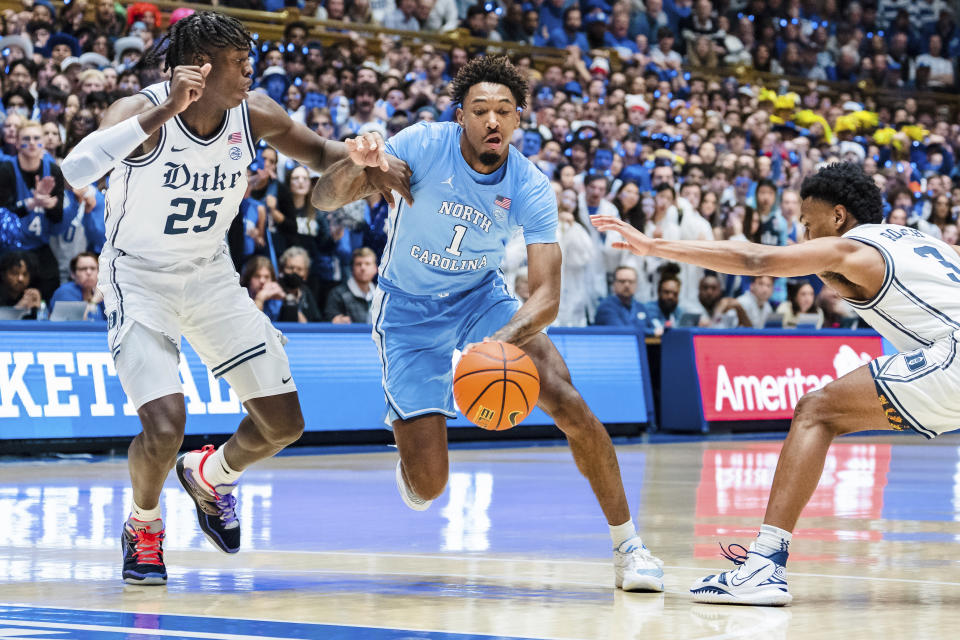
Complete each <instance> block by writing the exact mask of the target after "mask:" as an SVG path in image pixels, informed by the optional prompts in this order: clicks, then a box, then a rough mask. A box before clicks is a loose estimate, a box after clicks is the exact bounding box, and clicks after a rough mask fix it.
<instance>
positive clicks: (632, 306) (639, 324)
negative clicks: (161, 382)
mask: <svg viewBox="0 0 960 640" xmlns="http://www.w3.org/2000/svg"><path fill="white" fill-rule="evenodd" d="M636 293H637V272H636V270H635V269H634V268H633V267H618V268H617V270H616V271H614V272H613V295H611V296H608V297H606V298H604V299H603V300H601V301H600V304H599V305H597V313H596V315H595V320H594V324H597V325H602V326H606V327H632V328H634V329H636V330H637V331H643V332H644V333H646V331H647V311H646V309H645V308H644V306H643V304H642V303H640V302H637V300H636V299H635V298H634V297H633V296H634V295H635V294H636Z"/></svg>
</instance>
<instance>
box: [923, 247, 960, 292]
mask: <svg viewBox="0 0 960 640" xmlns="http://www.w3.org/2000/svg"><path fill="white" fill-rule="evenodd" d="M913 252H914V253H916V254H917V255H918V256H920V257H921V258H933V259H934V260H936V261H937V262H939V263H940V264H941V265H943V267H944V268H945V269H948V270H949V271H952V272H953V273H947V277H948V278H950V279H951V280H953V281H954V282H958V283H960V277H958V276H960V267H957V265H955V264H954V263H952V262H950V261H949V260H947V259H946V258H944V257H943V256H942V255H941V254H940V252H939V251H937V250H936V249H935V248H933V247H931V246H930V245H923V246H922V247H917V248H916V249H914V250H913Z"/></svg>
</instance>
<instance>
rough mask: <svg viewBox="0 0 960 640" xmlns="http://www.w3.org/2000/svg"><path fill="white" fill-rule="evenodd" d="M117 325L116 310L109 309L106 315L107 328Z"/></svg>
mask: <svg viewBox="0 0 960 640" xmlns="http://www.w3.org/2000/svg"><path fill="white" fill-rule="evenodd" d="M115 326H117V312H116V311H111V312H110V315H109V316H107V330H108V331H109V330H110V329H113V328H114V327H115Z"/></svg>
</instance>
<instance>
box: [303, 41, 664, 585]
mask: <svg viewBox="0 0 960 640" xmlns="http://www.w3.org/2000/svg"><path fill="white" fill-rule="evenodd" d="M453 94H454V99H455V100H456V101H457V102H458V103H459V104H460V105H461V108H459V109H457V122H455V123H454V122H443V123H429V124H417V125H414V126H412V127H408V128H407V129H405V130H404V131H401V132H400V133H398V134H397V135H396V136H394V137H393V138H391V139H390V140H388V141H387V151H388V152H389V153H390V154H392V155H395V156H397V157H399V158H400V159H401V160H404V161H406V162H407V163H408V164H409V165H410V168H411V170H412V171H413V176H412V178H411V185H412V186H411V191H412V194H413V195H414V197H416V202H413V201H412V200H410V199H409V198H407V202H401V203H400V207H399V209H398V211H397V212H396V213H395V214H394V216H393V217H392V219H391V225H390V232H389V239H388V244H387V250H386V252H385V254H384V257H383V260H382V263H381V265H380V280H379V287H378V292H377V297H376V299H375V301H374V306H373V311H372V313H373V316H374V321H375V324H374V335H373V337H374V341H375V342H376V344H377V348H378V350H379V352H380V358H381V362H382V364H383V381H384V392H385V395H386V398H387V404H388V406H389V414H390V415H389V418H388V421H389V423H390V424H391V425H392V427H393V433H394V437H395V438H396V441H397V448H398V450H399V452H400V461H399V462H398V464H397V472H396V481H397V486H398V489H399V491H400V496H401V498H402V499H403V501H404V502H405V503H406V504H407V506H409V507H410V508H412V509H416V510H423V509H426V508H427V507H429V506H430V503H431V502H432V500H433V499H435V498H436V497H437V496H439V495H440V494H441V493H442V492H443V488H444V486H445V485H446V483H447V475H448V460H447V433H446V428H447V426H446V422H447V419H448V418H453V417H455V416H456V413H455V412H454V406H453V396H452V379H453V375H452V370H451V369H452V367H451V356H452V354H453V351H454V349H455V348H459V349H469V347H470V345H471V344H472V343H476V342H480V341H482V340H484V339H485V338H490V339H493V340H502V341H504V342H510V343H512V344H515V345H517V346H519V347H522V348H523V350H524V351H526V352H527V354H528V355H529V356H530V357H531V358H532V359H533V361H534V363H535V364H536V366H537V369H538V371H539V372H540V383H541V390H540V401H539V406H540V407H541V408H542V409H543V410H544V411H546V412H547V414H549V415H550V416H551V417H552V418H553V419H554V421H555V422H556V424H557V426H558V427H559V428H560V429H561V430H562V431H563V432H564V434H565V435H566V436H567V439H568V441H569V442H570V448H571V450H572V451H573V457H574V459H575V460H576V463H577V467H578V468H579V469H580V471H581V472H582V473H583V474H584V475H585V476H586V477H587V479H588V480H589V481H590V485H591V487H592V488H593V491H594V494H595V495H596V497H597V501H598V502H599V503H600V507H601V508H602V509H603V513H604V515H605V516H606V518H607V523H608V524H609V526H610V536H611V538H612V540H613V547H614V584H615V585H616V587H618V588H622V589H624V590H627V591H662V590H663V570H662V563H660V561H659V560H657V559H656V558H654V557H653V555H651V553H650V552H649V551H648V550H647V549H646V547H645V546H644V545H643V542H642V541H641V539H640V537H639V536H637V531H636V527H635V525H634V522H633V520H632V518H631V517H630V510H629V507H628V505H627V499H626V496H625V494H624V490H623V483H622V482H621V479H620V468H619V465H618V463H617V456H616V452H615V451H614V448H613V443H611V441H610V437H609V435H607V432H606V430H605V429H604V427H603V425H602V424H601V423H600V421H599V420H597V418H596V416H594V415H593V413H592V412H591V411H590V408H589V407H587V405H586V403H585V402H584V401H583V398H581V397H580V394H579V393H577V391H576V389H574V387H573V384H572V383H571V381H570V373H569V372H568V371H567V367H566V364H564V362H563V359H562V358H561V356H560V353H559V352H558V351H557V349H556V347H555V346H554V345H553V343H552V342H551V341H550V339H549V338H548V337H547V336H546V335H545V334H544V333H543V329H544V328H545V327H546V326H547V325H549V324H550V323H551V322H552V321H553V319H554V318H556V315H557V309H558V305H559V300H560V248H559V246H558V245H557V239H556V227H557V217H558V215H557V200H556V197H555V196H554V194H553V190H552V189H551V188H550V183H549V180H548V179H547V178H546V176H544V175H543V174H542V173H541V172H540V171H539V169H537V168H536V166H535V165H534V164H533V163H531V162H530V161H529V160H527V159H526V158H525V157H524V156H523V154H521V153H520V152H518V151H517V150H516V149H515V148H513V147H512V146H511V145H510V140H511V138H512V136H513V132H514V130H515V129H516V128H517V126H518V125H519V115H518V110H520V109H522V108H523V106H524V103H525V99H526V95H527V83H526V80H525V79H524V78H523V76H522V75H521V74H520V73H519V72H518V71H517V69H516V68H515V67H514V66H513V65H512V64H510V62H509V61H508V60H507V59H506V58H478V59H476V60H474V61H472V62H470V63H468V64H467V65H465V66H464V67H463V68H462V69H461V70H460V72H459V73H458V74H457V77H456V78H455V79H454V81H453ZM347 144H348V147H349V148H354V147H360V148H361V149H362V148H363V147H364V146H365V144H366V143H365V141H364V140H362V139H360V140H357V141H351V140H348V141H347ZM369 173H370V170H368V169H365V168H363V167H362V166H359V165H357V164H356V163H355V162H354V161H353V160H352V159H347V160H344V161H342V162H340V163H338V164H336V165H334V166H333V167H331V169H330V171H329V172H328V173H327V174H326V175H324V176H323V178H322V179H321V181H320V182H319V183H318V184H317V187H316V190H315V193H314V203H315V205H316V206H317V207H318V208H321V209H333V208H336V207H339V206H342V205H343V204H345V203H347V202H351V201H353V200H357V199H359V198H361V197H365V196H366V195H367V194H368V193H371V192H375V191H376V190H377V187H376V185H375V184H372V183H370V182H369V180H367V179H365V177H364V176H365V175H368V174H369ZM518 226H520V227H523V234H524V238H525V240H526V243H527V260H528V264H529V267H528V268H529V281H530V298H529V300H528V301H527V302H525V303H524V304H523V305H521V304H520V302H519V301H518V300H516V299H515V298H513V297H512V296H510V295H509V294H508V293H507V291H506V287H505V286H504V283H503V278H502V276H501V274H500V273H499V270H498V268H499V266H500V263H501V261H502V259H503V251H504V246H505V245H506V243H507V241H508V240H509V239H510V237H511V236H512V235H513V231H514V230H515V229H516V228H517V227H518Z"/></svg>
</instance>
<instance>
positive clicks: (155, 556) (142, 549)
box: [133, 529, 163, 564]
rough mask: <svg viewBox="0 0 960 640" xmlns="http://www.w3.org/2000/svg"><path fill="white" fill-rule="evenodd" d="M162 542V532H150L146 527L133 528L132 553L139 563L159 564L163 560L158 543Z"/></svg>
mask: <svg viewBox="0 0 960 640" xmlns="http://www.w3.org/2000/svg"><path fill="white" fill-rule="evenodd" d="M162 542H163V532H162V531H160V532H159V533H150V532H149V531H147V530H146V529H134V530H133V555H134V556H136V558H137V562H138V563H140V564H161V563H162V562H163V560H162V559H161V557H160V556H161V555H162V554H163V550H162V549H161V548H160V543H162Z"/></svg>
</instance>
